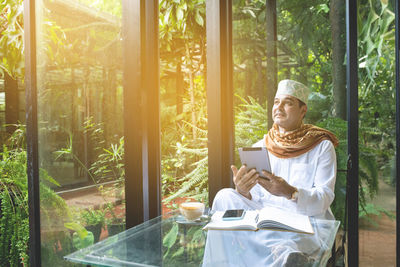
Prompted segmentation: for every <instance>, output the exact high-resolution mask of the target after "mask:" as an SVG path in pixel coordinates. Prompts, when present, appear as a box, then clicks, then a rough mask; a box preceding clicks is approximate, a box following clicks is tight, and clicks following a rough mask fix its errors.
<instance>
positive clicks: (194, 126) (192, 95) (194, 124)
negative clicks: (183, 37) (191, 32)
mask: <svg viewBox="0 0 400 267" xmlns="http://www.w3.org/2000/svg"><path fill="white" fill-rule="evenodd" d="M186 57H187V60H189V64H187V68H188V71H189V94H190V106H191V110H192V133H193V140H196V139H197V118H196V98H195V92H194V77H193V76H194V70H193V66H192V64H191V63H192V57H191V55H190V50H189V46H188V45H187V44H186Z"/></svg>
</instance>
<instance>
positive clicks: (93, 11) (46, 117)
mask: <svg viewBox="0 0 400 267" xmlns="http://www.w3.org/2000/svg"><path fill="white" fill-rule="evenodd" d="M36 8H37V10H36V14H37V77H38V85H37V87H38V127H39V164H40V200H41V203H40V205H41V210H40V214H41V233H42V262H43V266H66V265H67V264H68V263H67V262H65V261H64V260H63V258H62V257H63V256H64V255H66V254H69V253H71V252H73V251H75V250H77V249H79V248H82V247H85V246H88V245H90V244H92V243H94V242H97V241H98V240H99V239H100V240H101V239H103V238H105V237H106V236H109V235H112V234H115V231H117V232H118V231H121V230H122V229H123V228H124V225H123V223H124V218H125V205H124V199H125V197H124V195H125V194H124V167H123V156H124V149H123V144H124V140H123V116H122V111H123V110H122V100H123V99H122V93H123V91H122V51H121V1H120V0H113V1H109V0H104V1H97V0H93V1H92V0H82V1H50V0H43V1H37V4H36ZM114 228H115V229H116V230H115V229H114Z"/></svg>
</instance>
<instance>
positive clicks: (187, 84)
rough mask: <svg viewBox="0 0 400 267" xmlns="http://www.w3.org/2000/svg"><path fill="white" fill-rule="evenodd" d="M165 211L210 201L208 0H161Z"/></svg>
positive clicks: (162, 143)
mask: <svg viewBox="0 0 400 267" xmlns="http://www.w3.org/2000/svg"><path fill="white" fill-rule="evenodd" d="M159 3H160V13H159V16H160V19H159V23H160V24H159V34H160V39H159V40H160V41H159V47H160V110H161V112H160V116H161V118H160V120H161V161H162V197H163V213H165V212H168V211H171V210H172V209H175V208H177V205H178V204H179V203H181V202H185V201H189V200H197V201H201V202H204V203H207V202H208V168H207V167H208V166H207V165H208V161H207V159H208V157H207V156H208V149H207V105H206V89H205V70H206V66H205V64H206V56H205V55H206V38H205V37H206V29H205V25H206V14H205V9H206V3H205V0H196V1H193V0H187V1H186V0H185V1H168V0H160V2H159Z"/></svg>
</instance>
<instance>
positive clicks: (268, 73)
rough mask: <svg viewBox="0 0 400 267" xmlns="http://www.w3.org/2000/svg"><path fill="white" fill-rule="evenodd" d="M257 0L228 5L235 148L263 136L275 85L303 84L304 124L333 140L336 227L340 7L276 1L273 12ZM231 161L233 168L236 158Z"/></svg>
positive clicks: (341, 121) (340, 180)
mask: <svg viewBox="0 0 400 267" xmlns="http://www.w3.org/2000/svg"><path fill="white" fill-rule="evenodd" d="M265 2H266V1H257V0H253V1H240V0H237V1H234V6H233V62H234V75H233V79H234V80H233V83H234V91H235V98H234V101H235V144H236V150H237V148H238V147H242V146H251V145H253V144H254V143H256V142H257V141H259V140H261V139H263V138H264V135H265V134H266V133H267V132H268V124H270V125H272V121H271V118H268V111H269V110H268V109H271V110H272V105H273V102H272V101H273V99H274V95H275V93H272V94H271V93H270V91H271V90H274V91H273V92H275V90H276V89H277V84H278V83H279V81H281V80H283V79H292V80H296V81H299V82H301V83H303V84H305V85H307V86H308V87H309V89H310V90H311V94H310V96H309V102H308V105H307V113H306V116H305V120H304V122H305V123H310V124H314V125H317V126H320V127H322V128H325V129H328V130H330V131H331V132H333V133H334V134H335V135H336V136H337V138H338V139H339V146H338V147H337V148H336V155H337V162H338V173H337V178H336V185H335V200H334V202H333V204H332V205H331V209H332V212H333V214H334V216H335V218H336V219H337V220H340V221H341V222H342V223H343V222H344V211H345V190H346V161H347V137H346V132H347V122H346V121H345V120H346V76H345V74H346V72H345V71H346V66H345V64H344V62H345V54H344V53H345V47H346V43H345V22H344V18H345V17H344V16H345V12H344V11H345V9H344V2H343V1H342V2H343V5H342V6H341V7H331V6H330V2H332V1H306V2H301V4H299V2H298V1H276V12H275V10H274V5H270V6H266V4H265ZM267 2H268V3H273V2H275V1H267ZM331 8H332V10H331ZM340 8H341V9H340ZM333 9H335V10H333ZM337 9H340V10H339V11H337ZM331 11H332V12H331ZM333 11H335V12H333ZM331 13H333V14H331ZM274 15H276V33H275V29H274V18H273V16H274ZM274 46H275V48H274ZM338 48H339V49H338ZM274 49H276V50H274ZM274 75H276V76H274ZM268 101H269V102H270V103H268ZM268 104H269V105H268ZM235 162H236V166H240V165H241V164H240V159H239V157H238V154H237V153H236V159H235ZM367 183H368V182H367ZM342 226H343V225H342Z"/></svg>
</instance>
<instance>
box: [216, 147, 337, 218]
mask: <svg viewBox="0 0 400 267" xmlns="http://www.w3.org/2000/svg"><path fill="white" fill-rule="evenodd" d="M253 146H257V147H259V146H265V143H264V140H260V141H259V142H257V143H256V144H254V145H253ZM269 158H270V162H271V169H272V173H273V174H274V175H276V176H279V177H282V178H283V179H285V180H286V181H287V182H288V183H289V184H290V185H292V186H295V187H296V188H297V189H298V191H299V194H298V198H297V201H292V200H288V199H286V198H284V197H277V196H274V195H272V194H270V193H269V192H268V191H267V190H265V189H264V188H263V187H262V186H261V185H259V184H256V185H255V186H254V187H253V188H252V189H251V190H250V193H251V196H252V199H251V201H245V203H238V202H236V201H235V203H229V204H228V203H223V202H227V201H228V202H229V200H228V199H226V196H225V197H224V196H222V195H221V196H219V194H220V193H221V194H224V190H222V191H221V192H219V193H218V194H217V195H216V197H215V199H214V203H213V206H212V208H213V210H225V209H227V208H231V209H232V208H245V209H259V208H262V207H263V206H265V205H272V206H277V207H281V208H284V209H287V210H290V211H295V212H297V213H301V214H305V215H308V216H314V217H316V218H321V219H333V218H334V217H333V215H332V212H331V210H330V205H331V203H332V201H333V199H334V197H335V194H334V189H335V182H336V168H337V167H336V153H335V149H334V147H333V144H332V142H331V141H328V140H324V141H322V142H321V143H319V144H318V145H317V146H315V147H314V148H313V149H311V150H310V151H308V152H306V153H304V154H302V155H300V156H297V157H294V158H287V159H282V158H278V157H276V156H274V155H273V154H271V153H269ZM243 199H245V198H244V197H243V198H241V200H240V201H242V200H243ZM227 205H228V206H230V207H227ZM236 205H237V207H235V206H236Z"/></svg>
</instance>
